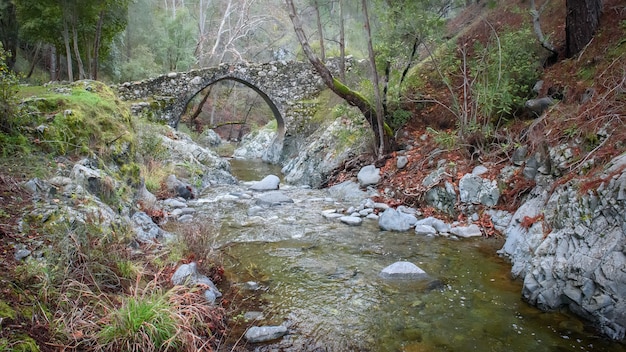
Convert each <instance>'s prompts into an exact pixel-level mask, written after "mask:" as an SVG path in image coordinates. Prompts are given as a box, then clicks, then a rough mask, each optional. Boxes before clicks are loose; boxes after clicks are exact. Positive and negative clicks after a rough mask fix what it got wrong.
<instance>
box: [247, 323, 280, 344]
mask: <svg viewBox="0 0 626 352" xmlns="http://www.w3.org/2000/svg"><path fill="white" fill-rule="evenodd" d="M286 333H287V327H285V326H282V325H279V326H253V327H251V328H250V329H248V331H246V334H245V335H244V336H245V338H246V340H247V341H248V342H250V343H257V342H265V341H271V340H275V339H278V338H281V337H283V336H284V335H285V334H286Z"/></svg>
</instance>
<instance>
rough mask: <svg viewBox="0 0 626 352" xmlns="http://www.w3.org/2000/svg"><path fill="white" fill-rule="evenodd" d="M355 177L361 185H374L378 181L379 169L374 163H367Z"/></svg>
mask: <svg viewBox="0 0 626 352" xmlns="http://www.w3.org/2000/svg"><path fill="white" fill-rule="evenodd" d="M357 179H358V180H359V184H360V185H361V187H367V186H370V185H375V184H377V183H378V182H379V181H380V169H379V168H377V167H376V166H374V165H367V166H365V167H363V168H362V169H361V171H359V173H358V174H357Z"/></svg>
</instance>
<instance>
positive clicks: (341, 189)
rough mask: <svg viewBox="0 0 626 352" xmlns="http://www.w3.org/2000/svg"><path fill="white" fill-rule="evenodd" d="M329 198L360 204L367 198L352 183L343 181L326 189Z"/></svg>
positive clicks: (365, 194)
mask: <svg viewBox="0 0 626 352" xmlns="http://www.w3.org/2000/svg"><path fill="white" fill-rule="evenodd" d="M328 193H330V196H331V197H333V198H335V199H337V200H340V201H346V202H361V201H362V200H364V199H366V198H368V194H367V193H366V192H363V191H362V190H361V189H360V187H359V185H358V184H357V183H355V182H353V181H344V182H342V183H339V184H336V185H334V186H332V187H330V188H328Z"/></svg>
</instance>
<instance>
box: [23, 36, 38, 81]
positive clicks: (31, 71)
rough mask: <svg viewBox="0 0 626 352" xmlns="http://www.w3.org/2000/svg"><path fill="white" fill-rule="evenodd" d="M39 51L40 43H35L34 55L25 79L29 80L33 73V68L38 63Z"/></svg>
mask: <svg viewBox="0 0 626 352" xmlns="http://www.w3.org/2000/svg"><path fill="white" fill-rule="evenodd" d="M40 51H41V42H37V46H36V47H35V54H34V55H33V56H32V59H31V60H32V62H31V64H30V69H29V70H28V74H27V75H26V78H30V76H32V75H33V71H35V66H37V63H39V52H40Z"/></svg>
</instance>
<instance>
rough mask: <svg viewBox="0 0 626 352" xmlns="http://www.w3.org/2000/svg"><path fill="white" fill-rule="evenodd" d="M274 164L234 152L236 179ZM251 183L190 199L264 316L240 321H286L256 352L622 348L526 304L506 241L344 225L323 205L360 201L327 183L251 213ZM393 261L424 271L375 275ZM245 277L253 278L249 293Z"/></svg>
mask: <svg viewBox="0 0 626 352" xmlns="http://www.w3.org/2000/svg"><path fill="white" fill-rule="evenodd" d="M269 173H273V174H276V175H279V172H278V171H277V170H275V169H274V170H272V169H271V168H270V167H269V166H267V165H265V164H258V163H252V162H249V161H248V162H241V161H233V174H234V175H235V176H237V177H239V178H240V179H241V180H242V181H251V180H259V179H261V178H263V177H264V176H265V175H267V174H269ZM247 186H249V183H248V184H247V183H245V182H242V184H241V185H239V186H229V187H213V188H209V189H207V190H205V193H204V194H202V196H201V198H200V199H199V200H198V201H197V202H198V204H197V205H196V206H197V208H198V209H199V215H200V217H202V216H203V215H204V216H205V217H206V219H212V221H214V222H215V226H216V228H218V229H219V235H218V236H217V237H216V239H215V247H216V248H219V249H220V252H221V255H222V258H223V261H224V266H225V269H226V272H227V273H228V278H229V280H231V281H233V282H235V283H236V285H237V287H240V290H241V292H242V294H243V297H245V296H246V294H248V295H249V296H250V300H249V302H247V303H246V305H245V310H247V311H258V312H261V313H262V317H261V318H260V319H259V320H248V321H246V320H245V319H243V317H240V318H241V319H240V322H241V325H242V326H243V328H244V329H245V327H246V326H250V325H259V326H262V325H280V324H282V325H285V326H287V327H288V328H289V333H288V335H287V336H285V337H283V338H282V339H281V340H279V341H274V342H272V343H271V344H270V345H261V347H259V348H258V350H261V351H266V350H267V351H269V350H276V351H282V350H285V351H626V348H625V347H624V345H621V344H618V343H614V342H610V341H607V340H605V339H602V338H600V337H597V336H595V335H594V331H593V329H591V328H589V327H587V326H585V324H584V323H583V322H582V321H580V320H578V319H576V318H575V317H572V316H570V315H567V314H564V313H558V312H556V313H544V312H541V311H539V310H537V309H535V308H533V307H531V306H529V305H527V304H526V303H524V302H523V301H522V300H521V299H520V292H521V283H520V282H518V281H515V280H512V279H511V278H510V274H509V272H510V264H509V263H507V262H505V261H504V260H502V259H501V258H499V257H498V256H497V254H496V251H497V250H498V249H499V248H500V247H501V246H502V243H503V242H502V239H485V238H477V239H476V238H475V239H463V240H453V239H449V238H444V237H437V238H426V237H420V236H416V235H415V233H414V232H412V231H408V232H404V233H401V232H384V231H381V230H379V228H378V225H377V222H375V221H371V220H367V219H366V220H365V221H364V223H363V225H362V226H358V227H350V226H348V225H345V224H342V223H340V222H339V221H337V220H327V219H325V218H323V217H322V216H321V214H320V213H321V211H322V210H324V209H329V208H342V207H343V208H347V207H349V206H356V205H358V204H341V203H337V202H335V201H332V200H331V199H328V197H329V195H328V193H327V192H326V191H325V190H312V189H303V188H298V187H289V186H282V185H281V192H283V193H284V194H286V195H288V196H289V197H291V198H292V199H293V200H294V203H292V204H284V205H280V206H274V207H271V208H269V209H267V210H265V211H264V212H262V213H261V214H260V215H259V216H252V217H250V216H248V215H247V212H248V209H249V208H250V207H251V206H253V205H254V202H255V199H254V197H256V196H257V195H258V194H253V193H250V192H249V191H247ZM242 195H243V196H242ZM250 195H252V198H250ZM400 260H403V261H410V262H413V263H414V264H416V265H418V266H419V267H421V268H422V269H424V270H425V271H426V272H427V273H428V274H429V275H430V277H431V279H430V280H426V281H421V282H407V281H386V280H383V279H381V278H380V277H379V276H378V274H379V272H380V271H381V269H383V268H384V267H386V266H387V265H390V264H392V263H394V262H396V261H400ZM246 282H254V283H255V284H256V285H258V287H257V286H255V285H252V286H251V288H252V290H250V289H249V288H246V286H249V285H246V284H245V283H246ZM242 313H243V312H242ZM236 337H237V336H235V338H236Z"/></svg>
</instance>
